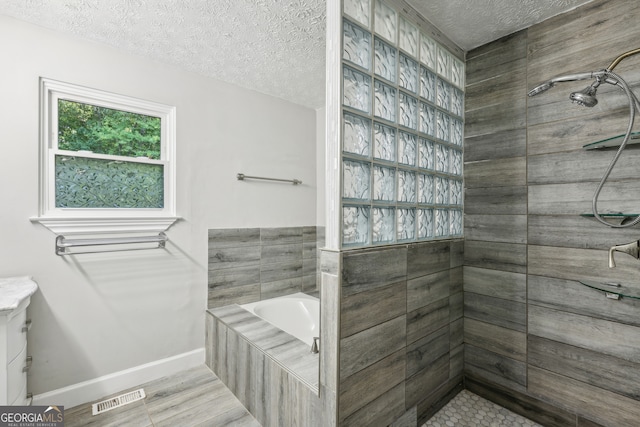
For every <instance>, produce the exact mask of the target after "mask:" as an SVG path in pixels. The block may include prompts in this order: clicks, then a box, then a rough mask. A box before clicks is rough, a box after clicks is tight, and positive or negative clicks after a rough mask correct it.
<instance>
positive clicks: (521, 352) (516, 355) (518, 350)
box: [464, 318, 527, 362]
mask: <svg viewBox="0 0 640 427" xmlns="http://www.w3.org/2000/svg"><path fill="white" fill-rule="evenodd" d="M464 342H465V343H466V344H471V345H473V346H475V347H479V348H483V349H485V350H488V351H492V352H494V353H497V354H501V355H503V356H506V357H509V358H511V359H515V360H518V361H521V362H524V361H525V360H526V354H527V338H526V335H525V334H524V333H523V332H518V331H514V330H512V329H508V328H503V327H501V326H496V325H491V324H489V323H484V322H480V321H477V320H474V319H467V318H465V319H464Z"/></svg>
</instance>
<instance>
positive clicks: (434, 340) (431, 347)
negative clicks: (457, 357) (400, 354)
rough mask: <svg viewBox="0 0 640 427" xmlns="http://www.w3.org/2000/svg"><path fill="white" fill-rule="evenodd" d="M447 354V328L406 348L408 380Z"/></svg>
mask: <svg viewBox="0 0 640 427" xmlns="http://www.w3.org/2000/svg"><path fill="white" fill-rule="evenodd" d="M445 354H449V327H448V326H445V327H443V328H440V329H438V330H437V331H435V332H433V333H431V334H429V335H427V336H426V337H424V338H421V339H419V340H418V341H416V342H414V343H412V344H409V345H408V346H407V371H406V377H407V378H409V377H411V376H413V375H415V374H416V373H418V371H421V370H423V369H426V368H427V367H429V366H430V365H431V364H432V363H434V362H435V361H436V360H437V359H439V358H440V357H442V356H443V355H445Z"/></svg>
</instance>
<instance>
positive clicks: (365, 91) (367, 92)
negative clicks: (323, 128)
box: [342, 67, 371, 113]
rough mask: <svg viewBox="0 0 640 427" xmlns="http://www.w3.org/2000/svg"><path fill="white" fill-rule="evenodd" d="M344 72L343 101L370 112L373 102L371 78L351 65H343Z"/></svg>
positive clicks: (347, 104)
mask: <svg viewBox="0 0 640 427" xmlns="http://www.w3.org/2000/svg"><path fill="white" fill-rule="evenodd" d="M343 74H344V83H343V92H344V93H343V100H342V103H343V104H344V105H346V106H347V107H352V108H355V109H358V110H361V111H364V112H366V113H368V112H369V108H370V104H371V102H370V99H371V78H370V77H369V76H367V75H365V74H362V73H360V72H358V71H356V70H353V69H351V68H349V67H343Z"/></svg>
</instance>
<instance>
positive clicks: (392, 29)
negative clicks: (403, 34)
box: [374, 0, 398, 44]
mask: <svg viewBox="0 0 640 427" xmlns="http://www.w3.org/2000/svg"><path fill="white" fill-rule="evenodd" d="M374 28H375V30H376V33H378V34H380V35H381V36H382V37H384V38H386V39H387V40H389V41H390V42H391V43H394V44H395V43H396V33H397V32H398V31H397V30H398V17H397V15H396V11H395V10H393V9H392V8H391V7H389V6H387V5H386V4H384V3H383V2H382V1H380V0H376V12H375V19H374Z"/></svg>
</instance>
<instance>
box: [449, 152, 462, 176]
mask: <svg viewBox="0 0 640 427" xmlns="http://www.w3.org/2000/svg"><path fill="white" fill-rule="evenodd" d="M449 153H450V158H451V162H450V167H451V170H450V173H451V174H452V175H457V176H462V151H458V150H454V149H453V148H452V149H451V150H450V151H449Z"/></svg>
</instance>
